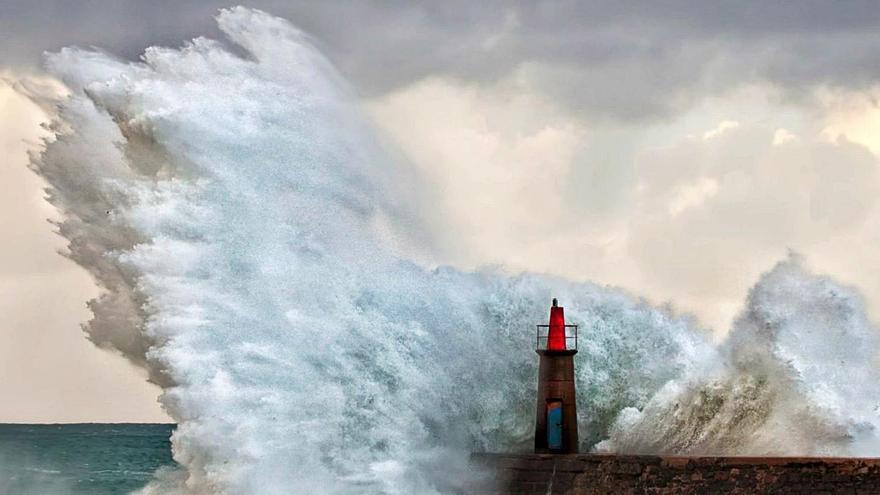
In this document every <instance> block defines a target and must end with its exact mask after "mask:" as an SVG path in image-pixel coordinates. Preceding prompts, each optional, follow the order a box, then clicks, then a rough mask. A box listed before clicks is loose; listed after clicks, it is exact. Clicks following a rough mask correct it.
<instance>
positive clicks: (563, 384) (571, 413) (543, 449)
mask: <svg viewBox="0 0 880 495" xmlns="http://www.w3.org/2000/svg"><path fill="white" fill-rule="evenodd" d="M536 327H537V329H536V338H535V352H537V353H538V356H539V359H540V365H539V367H538V398H537V402H536V407H535V452H536V453H540V454H548V453H550V454H574V453H577V451H578V425H577V398H576V395H575V387H574V355H575V354H577V325H566V324H565V312H564V310H563V308H562V306H559V303H558V302H557V300H556V299H553V303H552V306H551V307H550V322H549V324H548V325H537V326H536Z"/></svg>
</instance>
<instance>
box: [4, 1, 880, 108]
mask: <svg viewBox="0 0 880 495" xmlns="http://www.w3.org/2000/svg"><path fill="white" fill-rule="evenodd" d="M249 5H251V6H254V7H257V8H261V9H264V10H267V11H269V12H272V13H274V14H276V15H279V16H282V17H285V18H288V19H290V20H291V21H293V22H294V23H295V24H297V25H299V26H300V27H302V28H303V29H305V30H306V31H309V32H311V33H312V34H314V35H315V36H316V37H317V38H318V39H319V40H320V42H321V43H322V44H323V45H324V48H325V50H326V51H328V52H329V54H330V55H331V57H332V58H333V59H334V60H335V61H336V62H337V64H339V66H340V67H341V68H342V70H343V72H344V73H345V74H346V75H347V76H348V77H349V78H350V79H351V80H352V81H353V83H354V84H355V86H356V87H357V88H358V90H359V91H361V92H362V93H364V94H367V95H375V94H381V93H384V92H387V91H389V90H392V89H395V88H398V87H401V86H404V85H406V84H408V83H411V82H413V81H415V80H419V79H421V78H424V77H426V76H430V75H441V76H449V77H455V78H460V79H462V80H465V81H474V82H480V83H492V82H496V81H498V80H501V79H505V78H507V76H511V75H516V78H514V79H513V80H515V81H516V83H517V84H521V85H524V86H526V87H527V89H534V90H536V91H539V92H541V93H544V94H546V95H548V96H550V97H551V98H552V99H553V100H555V101H557V102H559V104H560V105H562V106H565V107H566V108H569V109H570V110H571V111H572V112H577V113H581V114H584V115H586V116H590V117H600V118H601V117H610V118H614V119H623V120H638V119H641V118H645V117H657V116H663V115H666V114H670V113H673V112H675V111H677V110H679V109H681V108H685V107H686V106H687V105H688V104H690V103H691V102H693V101H694V100H696V99H698V98H700V97H701V96H704V95H706V94H717V93H719V92H722V91H725V90H727V89H730V88H733V87H736V86H737V85H740V84H743V83H750V82H769V83H771V84H775V85H778V86H779V87H780V88H782V89H785V90H787V94H788V95H789V96H797V95H799V94H800V93H802V92H803V90H805V89H810V88H812V87H814V86H815V85H821V84H825V85H830V86H840V87H847V88H856V89H858V88H862V87H865V86H867V85H870V84H873V83H874V82H875V81H876V80H877V78H878V77H880V29H878V28H880V8H878V7H877V4H876V3H875V2H872V1H846V2H828V1H804V2H781V1H780V2H766V1H754V2H701V1H658V2H640V3H639V4H636V3H634V2H623V1H608V2H597V1H594V2H575V1H567V2H566V1H555V2H491V1H490V2H464V1H462V2H378V1H372V2H371V1H366V2H363V1H361V2H353V1H352V2H348V1H335V2H334V1H330V2H285V1H280V0H278V1H276V0H257V1H254V2H249ZM226 6H228V4H227V3H226V2H222V1H213V0H209V1H169V0H160V1H154V2H143V1H139V0H115V1H97V0H66V1H61V0H49V1H40V2H33V1H31V0H27V1H24V0H11V1H10V0H5V1H4V2H3V3H2V4H0V37H2V38H0V40H2V43H0V63H3V64H9V65H36V64H38V63H39V58H40V54H41V53H42V52H43V51H44V50H57V49H58V48H60V47H62V46H65V45H70V44H76V45H84V46H99V47H102V48H104V49H106V50H108V51H110V52H112V53H115V54H118V55H120V56H123V57H126V58H136V57H137V56H138V54H139V53H140V52H141V51H142V50H143V48H145V47H146V46H148V45H151V44H164V45H178V44H180V43H181V42H182V41H184V40H186V39H189V38H191V37H193V36H197V35H207V36H211V37H217V36H218V34H217V30H216V27H215V26H214V24H213V19H212V17H213V15H214V14H215V13H216V11H217V9H219V8H222V7H226Z"/></svg>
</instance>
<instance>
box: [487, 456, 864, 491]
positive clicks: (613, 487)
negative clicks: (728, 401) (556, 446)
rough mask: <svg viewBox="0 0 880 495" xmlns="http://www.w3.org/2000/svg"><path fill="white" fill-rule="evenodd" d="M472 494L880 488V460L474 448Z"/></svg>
mask: <svg viewBox="0 0 880 495" xmlns="http://www.w3.org/2000/svg"><path fill="white" fill-rule="evenodd" d="M471 462H472V463H473V464H474V465H475V466H476V467H477V468H478V469H479V470H481V471H482V472H483V473H484V474H485V476H484V479H483V481H482V482H481V483H479V484H478V485H476V486H474V487H473V489H472V491H471V493H474V494H480V495H482V494H566V495H588V494H589V495H593V494H657V495H660V494H715V493H727V494H753V493H786V494H799V493H827V494H832V493H833V494H851V495H857V494H858V495H862V494H880V459H876V458H870V459H868V458H804V457H672V456H647V455H632V456H630V455H597V454H573V455H544V454H473V455H472V456H471Z"/></svg>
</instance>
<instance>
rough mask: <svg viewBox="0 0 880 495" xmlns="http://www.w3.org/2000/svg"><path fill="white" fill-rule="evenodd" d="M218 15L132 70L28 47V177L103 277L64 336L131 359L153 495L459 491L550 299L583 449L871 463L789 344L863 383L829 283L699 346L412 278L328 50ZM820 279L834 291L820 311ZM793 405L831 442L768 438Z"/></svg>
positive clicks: (521, 397)
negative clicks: (573, 363) (838, 365)
mask: <svg viewBox="0 0 880 495" xmlns="http://www.w3.org/2000/svg"><path fill="white" fill-rule="evenodd" d="M218 24H219V26H220V29H221V30H222V31H223V32H224V33H225V35H226V37H227V41H228V42H230V43H233V44H235V45H237V49H236V50H235V51H233V50H230V49H228V48H227V47H226V46H225V45H224V44H223V43H221V42H217V41H212V40H207V39H203V38H199V39H195V40H193V41H192V42H190V43H188V44H186V45H185V46H183V47H182V48H179V49H170V48H156V47H154V48H149V49H147V50H146V52H145V54H144V56H143V59H142V61H140V62H137V63H131V62H125V61H120V60H116V59H114V58H113V57H111V56H108V55H106V54H103V53H100V52H96V51H90V50H82V49H77V48H66V49H64V50H62V51H60V52H59V53H56V54H52V55H49V57H48V60H47V67H48V69H49V70H50V72H51V73H52V74H54V75H55V76H56V77H58V78H59V79H61V80H62V81H64V83H65V84H66V86H67V87H68V88H69V90H70V94H69V95H68V96H65V97H62V98H59V99H58V100H57V102H56V107H57V113H56V115H55V116H54V118H53V122H52V124H51V128H52V129H53V130H54V134H55V136H54V138H53V139H51V140H49V141H47V143H46V148H45V150H44V151H43V152H42V153H41V154H40V156H35V157H34V159H33V167H34V169H35V170H36V171H37V172H38V173H40V174H41V175H42V176H43V177H45V178H46V179H47V181H48V183H49V184H50V188H49V190H48V194H49V200H50V201H51V202H52V203H53V204H54V205H55V206H57V207H58V209H59V210H60V211H61V212H62V213H63V215H64V220H63V222H61V223H60V224H59V226H58V228H59V232H60V233H61V235H63V236H65V237H66V238H67V239H69V241H70V242H69V250H70V253H69V256H70V257H71V258H72V259H73V260H74V261H76V262H77V263H79V264H81V265H82V266H84V267H85V268H86V269H88V270H89V271H90V272H91V273H92V274H93V275H94V277H95V279H96V281H97V282H98V284H99V285H100V286H101V287H102V289H103V294H102V296H100V297H99V298H98V299H97V300H95V301H92V302H91V303H90V307H91V309H92V311H93V313H94V318H93V319H92V320H91V321H90V322H89V323H88V324H87V325H86V326H85V331H86V333H87V334H88V336H89V338H90V339H92V340H93V341H94V342H95V343H96V344H97V345H99V346H102V347H107V348H112V349H115V350H118V351H119V352H121V353H122V354H123V355H125V356H126V357H128V358H129V359H131V360H132V361H133V362H135V363H136V364H139V365H141V366H144V367H146V368H147V369H148V370H149V372H150V377H151V380H153V381H154V382H156V383H158V384H160V385H161V386H162V387H163V390H164V392H163V395H162V397H161V398H160V400H161V402H162V404H163V406H164V407H165V409H166V410H167V411H168V413H169V414H170V415H171V416H172V417H173V418H174V419H175V421H177V423H178V425H179V426H178V428H177V430H176V432H175V434H174V437H173V449H174V457H175V459H176V460H177V461H178V462H179V463H180V464H181V466H182V471H180V472H174V473H167V472H166V473H161V474H160V476H159V479H157V481H156V482H155V483H154V484H153V485H152V486H151V487H148V489H147V491H148V492H150V491H151V492H154V493H168V492H169V491H180V492H190V493H230V494H256V493H291V492H303V493H307V492H312V493H432V492H440V493H445V492H453V491H456V490H457V489H458V488H459V487H460V484H461V482H462V479H463V477H464V476H466V465H465V464H466V456H467V453H468V452H469V451H472V450H478V451H479V450H490V451H492V450H520V451H527V450H528V449H529V446H530V441H531V435H532V428H533V421H534V419H533V417H532V414H533V411H534V402H533V401H534V394H535V387H536V382H535V379H536V378H535V377H536V369H535V368H536V362H537V359H536V356H535V355H534V353H533V351H532V342H533V340H532V338H533V334H532V333H531V332H532V331H533V330H532V327H531V325H533V324H535V323H542V322H544V321H545V320H546V317H547V314H546V312H547V305H548V302H549V301H550V299H551V298H552V297H557V298H559V300H560V301H561V302H562V303H563V304H564V305H565V307H566V315H567V316H568V318H569V321H570V322H571V323H575V324H578V325H580V328H581V335H580V340H579V342H580V352H579V354H578V357H577V366H578V371H577V381H578V390H579V414H580V421H581V424H582V425H583V426H582V427H581V431H582V441H583V445H582V449H583V450H589V449H590V448H593V447H594V446H595V445H597V444H598V448H600V449H610V450H618V451H628V450H642V451H666V452H678V451H682V452H690V451H701V452H703V451H705V452H713V451H718V452H735V453H750V451H749V449H755V448H757V449H764V448H765V446H767V445H771V444H773V443H774V442H775V444H778V445H783V446H784V447H782V448H783V449H787V450H786V451H793V452H794V451H796V452H797V453H799V454H809V453H813V452H824V451H825V450H823V449H833V450H834V451H841V452H844V451H850V452H857V453H870V452H874V450H872V449H873V443H871V439H872V438H873V436H872V435H873V425H874V424H876V421H877V419H876V414H875V413H873V411H872V410H870V408H868V407H867V406H864V405H860V406H859V407H858V408H857V409H852V410H851V409H849V408H848V407H847V406H848V404H847V403H846V401H847V400H849V399H851V398H853V397H855V396H858V395H860V393H861V392H865V393H866V394H867V393H871V392H872V391H873V390H874V389H873V388H872V386H866V388H863V389H862V388H859V385H858V384H854V383H851V384H849V385H847V384H846V383H845V381H843V380H829V379H826V378H827V377H824V375H823V373H825V372H826V371H829V370H832V369H833V362H832V360H831V359H830V358H828V359H826V357H827V356H825V355H824V354H823V352H824V351H823V349H821V347H814V348H813V350H814V352H810V353H800V354H798V342H799V341H800V339H803V338H807V337H805V336H804V334H803V332H812V333H813V334H815V335H813V337H812V338H816V339H821V338H822V333H823V332H837V333H836V334H834V335H835V336H836V337H835V338H833V339H829V340H828V344H827V345H830V346H836V347H834V349H836V351H829V352H832V353H833V352H837V353H842V352H845V351H846V349H847V347H848V346H850V345H852V344H853V343H854V342H856V341H857V342H858V344H859V345H860V346H862V347H861V350H860V354H859V363H858V364H857V365H855V366H856V367H862V366H864V367H868V368H870V370H869V371H864V373H867V374H870V375H871V376H870V377H866V378H872V377H873V373H874V371H873V370H874V367H873V362H871V361H872V359H873V357H874V356H875V355H876V350H877V344H876V342H875V341H874V340H873V339H872V338H869V336H870V335H873V333H874V332H875V330H874V328H873V327H871V326H870V325H869V324H868V323H867V321H866V320H865V318H864V311H863V308H862V307H861V305H860V303H859V302H858V299H857V298H856V297H855V296H853V294H852V292H851V291H847V290H846V289H841V288H839V287H837V286H836V285H834V284H833V283H832V282H831V281H828V280H826V279H821V278H816V277H814V276H812V275H809V274H806V273H804V272H803V271H802V270H801V269H800V268H799V266H798V264H797V262H794V261H792V262H788V263H787V264H783V265H781V267H782V268H777V269H776V270H775V271H774V272H771V275H768V276H767V277H765V278H764V279H763V280H762V281H761V282H760V284H759V286H758V287H756V289H755V290H754V291H753V294H752V297H751V298H750V305H749V308H747V310H746V311H747V312H746V313H744V316H743V317H741V319H740V322H739V323H738V326H737V329H736V330H734V332H733V334H732V335H733V337H732V338H731V340H730V341H729V342H728V343H726V344H724V345H722V346H721V347H717V348H716V347H715V346H713V345H711V344H710V342H709V341H708V339H706V338H705V333H704V332H702V331H700V330H699V329H696V328H695V327H694V325H693V323H692V322H691V321H690V320H689V319H688V318H686V317H678V316H675V315H673V314H671V313H670V312H668V311H665V310H658V309H655V308H652V307H650V306H648V305H647V304H645V303H644V302H642V301H639V300H637V299H634V298H632V297H630V296H629V295H627V294H626V293H624V292H622V291H618V290H613V289H608V288H603V287H599V286H596V285H594V284H590V283H573V282H569V281H566V280H563V279H560V278H554V277H547V276H539V275H531V274H524V275H520V276H507V275H504V274H501V273H497V272H494V271H492V270H487V271H481V272H476V273H464V272H461V271H458V270H455V269H452V268H445V267H440V268H430V267H426V266H423V265H422V264H419V263H416V262H414V261H413V260H415V259H424V258H426V257H428V258H429V257H430V255H429V254H428V255H427V256H425V253H414V252H412V250H410V251H408V250H407V248H405V247H406V246H409V247H411V246H423V247H425V249H428V250H429V249H430V245H431V242H430V235H429V234H430V230H431V229H430V222H429V221H427V220H426V215H424V214H423V212H425V211H426V210H427V209H428V208H430V205H431V202H430V197H431V192H430V191H429V190H426V189H424V186H423V185H422V183H421V182H420V179H419V177H418V176H417V175H416V174H415V173H414V172H413V169H412V168H410V167H408V166H407V164H406V163H405V162H402V161H400V160H395V159H392V158H390V156H391V154H389V153H387V152H386V150H384V149H383V148H382V146H381V145H379V144H378V143H379V141H378V140H377V139H376V138H375V134H374V131H373V129H372V128H371V126H370V124H369V122H367V121H366V120H365V119H364V118H363V116H362V115H361V114H360V113H359V112H358V110H357V103H356V101H355V99H354V98H353V97H352V96H351V94H350V91H349V90H348V89H347V88H346V86H345V84H344V83H343V82H342V80H341V78H340V77H339V75H338V74H337V73H336V72H335V70H334V69H333V67H332V66H331V64H330V63H329V62H328V61H327V60H326V59H325V58H324V57H323V56H321V55H320V53H319V52H318V51H317V50H316V49H315V48H314V47H313V44H312V43H311V42H310V40H309V39H308V37H307V36H306V35H304V34H303V33H301V32H300V31H298V30H296V29H295V28H293V27H292V26H291V25H290V24H288V23H287V22H286V21H284V20H281V19H278V18H275V17H272V16H270V15H268V14H265V13H262V12H259V11H255V10H250V9H245V8H240V7H239V8H234V9H230V10H224V11H222V12H221V13H220V15H219V16H218ZM404 253H405V254H404ZM780 271H783V272H785V273H786V274H788V275H787V277H778V276H777V277H774V276H772V274H773V273H779V272H780ZM816 280H820V281H821V283H820V282H816ZM786 283H787V284H788V285H785V284H786ZM780 284H782V285H780ZM799 284H800V285H799ZM816 284H818V287H819V288H818V289H816V291H813V292H809V291H799V290H794V289H791V290H786V289H785V288H786V287H789V286H792V285H793V286H796V287H800V286H801V285H803V286H804V287H808V288H811V287H814V286H816ZM829 291H831V292H833V293H834V294H837V296H835V297H838V298H842V299H839V301H843V302H844V303H845V304H844V303H841V304H842V305H835V304H832V303H830V302H829V303H828V306H827V308H825V306H823V305H822V304H819V303H822V302H827V301H828V298H830V297H832V296H831V295H829V294H830V293H829ZM835 291H836V292H835ZM762 294H766V295H762ZM805 296H806V297H805ZM788 298H794V299H798V298H802V302H800V303H798V302H797V301H794V302H792V301H789V300H788ZM756 303H757V304H756ZM799 304H802V305H803V307H805V308H806V307H809V308H815V309H814V313H819V314H825V313H823V312H822V311H823V310H822V309H821V308H825V309H827V310H828V311H830V313H828V317H827V319H826V320H824V321H825V322H826V323H827V324H823V325H819V326H816V325H812V326H811V325H807V324H808V323H810V322H811V321H812V319H810V318H806V317H798V316H796V314H797V309H798V308H799V307H800V306H798V305H799ZM780 308H784V309H780ZM840 308H844V309H840ZM753 309H754V311H753ZM836 310H839V311H836ZM784 315H788V317H787V319H786V317H784ZM770 316H772V318H770ZM844 316H846V317H844ZM767 318H770V319H769V320H768V319H767ZM768 322H770V323H773V324H774V325H777V326H775V327H772V328H775V329H776V330H774V331H766V328H768V327H767V324H769V323H768ZM771 326H772V325H771ZM750 329H751V330H750ZM750 332H751V333H750ZM840 335H843V337H840ZM738 336H739V337H738ZM847 336H849V337H847ZM854 336H858V338H857V339H855V340H854ZM758 337H760V338H758ZM780 343H786V345H785V346H780ZM778 347H779V348H781V347H784V348H785V349H787V351H786V353H783V352H775V351H774V349H777V348H778ZM750 349H753V350H751V351H750ZM792 353H793V354H792ZM792 356H794V357H799V358H801V361H797V363H798V364H797V365H793V364H791V363H793V362H795V361H793V360H792ZM810 359H820V361H821V364H819V365H818V366H819V367H818V368H815V369H814V368H810V366H811V365H810V363H808V362H806V363H805V362H803V360H810ZM789 365H790V366H789ZM787 366H788V367H787ZM809 370H812V371H809ZM806 379H818V380H819V382H818V387H817V388H811V385H810V384H808V383H803V381H804V380H806ZM799 380H800V381H799ZM795 385H796V386H795ZM829 398H830V399H829ZM831 399H834V400H833V401H831ZM865 400H867V399H865ZM829 401H830V402H829ZM721 413H724V414H726V415H727V416H719V414H721ZM804 414H808V415H809V417H810V418H813V419H815V420H816V422H818V423H820V424H822V425H823V426H825V427H826V430H827V432H830V433H828V434H827V435H824V434H823V436H822V438H821V439H817V440H816V441H815V442H813V443H795V442H793V441H792V442H790V441H791V439H792V437H791V436H790V435H788V433H789V431H790V429H792V428H797V427H802V428H808V425H806V424H804V423H802V422H800V421H799V419H798V418H800V417H802V416H803V415H804ZM726 417H730V418H733V420H734V421H732V422H731V423H730V424H729V425H728V424H727V423H726V422H724V421H722V420H721V419H720V418H726ZM715 418H719V419H715ZM783 420H785V421H787V423H786V425H787V426H786V427H785V428H775V427H773V426H774V425H777V424H778V423H779V421H783ZM786 428H787V429H786ZM826 430H823V431H826ZM803 431H805V432H806V431H807V430H803ZM798 438H800V437H798ZM866 439H867V440H866ZM826 440H827V441H828V442H830V443H826ZM829 445H830V446H831V447H829Z"/></svg>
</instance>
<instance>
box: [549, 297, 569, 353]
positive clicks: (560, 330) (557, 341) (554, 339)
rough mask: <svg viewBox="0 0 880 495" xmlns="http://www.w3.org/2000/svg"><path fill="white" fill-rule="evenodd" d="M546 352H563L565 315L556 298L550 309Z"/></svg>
mask: <svg viewBox="0 0 880 495" xmlns="http://www.w3.org/2000/svg"><path fill="white" fill-rule="evenodd" d="M547 350H548V351H564V350H565V313H564V312H563V308H562V306H559V302H558V301H557V300H556V298H553V306H552V307H550V329H549V331H548V332H547Z"/></svg>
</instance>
